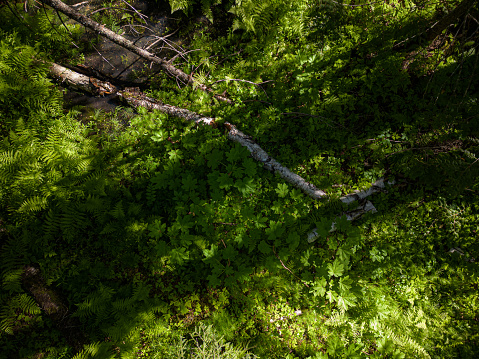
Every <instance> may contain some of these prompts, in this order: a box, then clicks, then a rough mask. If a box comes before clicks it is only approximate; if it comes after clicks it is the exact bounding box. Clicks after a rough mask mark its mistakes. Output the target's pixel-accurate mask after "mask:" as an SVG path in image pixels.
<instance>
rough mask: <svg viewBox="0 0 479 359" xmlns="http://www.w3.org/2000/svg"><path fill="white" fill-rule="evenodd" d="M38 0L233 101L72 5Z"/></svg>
mask: <svg viewBox="0 0 479 359" xmlns="http://www.w3.org/2000/svg"><path fill="white" fill-rule="evenodd" d="M40 1H41V2H43V3H45V4H46V5H49V6H51V7H52V8H54V9H56V10H58V11H60V12H61V13H63V14H65V15H66V16H68V17H69V18H71V19H73V20H75V21H77V22H79V23H80V24H82V25H83V26H85V27H88V28H90V29H92V30H93V31H95V32H97V33H98V34H100V35H101V36H104V37H106V38H107V39H109V40H111V41H113V42H114V43H115V44H117V45H120V46H122V47H124V48H125V49H128V50H130V51H131V52H133V53H135V54H137V55H138V56H141V57H143V58H145V59H147V60H149V61H152V62H154V63H156V64H159V65H160V66H161V68H162V69H163V70H164V71H165V72H167V73H169V74H171V75H173V76H175V77H176V78H178V79H180V80H181V81H183V82H184V83H186V84H188V85H192V86H194V87H198V88H199V89H201V90H202V91H204V92H207V93H211V94H213V96H214V97H215V98H216V99H218V100H220V101H225V102H227V103H233V101H231V100H230V99H229V98H227V97H225V96H222V95H218V94H214V93H213V90H212V89H211V88H209V87H207V86H206V85H204V84H202V83H200V82H198V81H196V80H195V79H194V78H193V77H192V76H191V75H187V74H186V73H184V72H183V71H181V70H180V69H177V68H176V67H175V66H173V65H171V64H170V63H169V62H168V61H166V60H164V59H161V58H159V57H157V56H155V55H154V54H152V53H151V52H149V51H146V50H144V49H142V48H140V47H138V46H136V45H135V44H134V43H133V42H132V41H130V40H128V39H126V38H124V37H123V36H121V35H118V34H117V33H115V32H113V31H111V30H110V29H108V28H106V27H105V26H104V25H101V24H99V23H97V22H96V21H93V20H91V19H90V18H89V17H87V16H85V15H83V14H81V13H79V12H78V11H76V10H75V9H73V8H72V7H70V6H68V5H66V4H65V3H63V2H61V1H60V0H40Z"/></svg>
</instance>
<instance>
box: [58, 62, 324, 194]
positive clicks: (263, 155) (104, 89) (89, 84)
mask: <svg viewBox="0 0 479 359" xmlns="http://www.w3.org/2000/svg"><path fill="white" fill-rule="evenodd" d="M50 72H51V74H52V75H53V76H54V77H55V78H57V79H59V80H61V82H63V83H66V84H67V85H69V86H71V87H73V88H75V89H78V90H83V91H86V92H89V93H92V94H94V95H102V94H105V93H107V94H111V93H115V94H117V95H118V96H120V97H121V98H122V99H123V100H124V101H125V102H127V103H128V104H129V105H130V106H132V107H140V106H141V107H145V108H146V109H148V110H158V111H161V112H164V113H167V114H168V115H171V116H175V117H179V118H183V119H185V120H187V121H194V122H196V123H204V124H207V125H210V126H216V124H215V121H214V119H213V118H211V117H205V116H201V115H199V114H197V113H195V112H192V111H189V110H186V109H182V108H179V107H175V106H171V105H167V104H163V103H161V102H159V101H157V100H155V99H152V98H149V97H147V96H145V95H144V94H142V93H141V92H140V91H139V90H138V89H137V88H127V89H125V90H119V89H118V88H117V87H115V86H114V85H112V84H110V83H109V82H104V81H100V80H98V79H95V78H93V77H88V76H86V75H83V74H80V73H77V72H75V71H73V70H70V69H67V68H66V67H63V66H61V65H58V64H53V65H52V66H51V67H50ZM225 127H226V128H227V130H228V138H229V139H230V140H232V141H234V142H237V143H239V144H240V145H242V146H244V147H246V148H247V149H248V150H249V151H250V153H251V156H252V157H253V158H254V159H255V160H256V161H258V162H261V163H262V164H263V166H264V168H265V169H267V170H268V171H270V172H273V173H275V174H278V175H279V176H280V177H281V178H283V179H284V180H285V181H286V182H289V183H291V184H292V185H293V186H295V187H297V188H299V189H301V190H302V191H303V192H304V193H306V194H307V195H308V196H310V197H311V198H314V199H323V198H325V197H327V194H326V193H325V192H324V191H322V190H320V189H318V188H316V187H315V186H314V185H312V184H311V183H309V182H307V181H306V180H305V179H304V178H302V177H301V176H299V175H297V174H295V173H293V172H292V171H290V170H289V169H288V168H287V167H285V166H283V165H282V164H281V163H279V162H278V161H276V160H275V159H274V158H273V157H271V156H270V155H269V154H268V153H267V152H266V151H265V150H263V149H262V148H261V147H260V146H259V145H258V144H257V143H256V142H254V140H253V139H252V138H251V137H249V136H247V135H245V134H244V133H243V132H241V131H239V130H238V129H237V128H236V127H235V126H234V125H232V124H230V123H228V122H226V123H225Z"/></svg>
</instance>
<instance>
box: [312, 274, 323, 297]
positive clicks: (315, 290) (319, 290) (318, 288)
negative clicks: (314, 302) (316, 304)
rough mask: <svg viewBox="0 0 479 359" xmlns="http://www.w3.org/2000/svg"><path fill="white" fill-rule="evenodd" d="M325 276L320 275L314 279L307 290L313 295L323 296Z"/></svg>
mask: <svg viewBox="0 0 479 359" xmlns="http://www.w3.org/2000/svg"><path fill="white" fill-rule="evenodd" d="M326 284H327V282H326V278H324V277H321V279H316V280H315V281H314V285H313V286H312V287H311V289H310V290H309V292H310V293H312V294H313V295H314V296H315V297H318V296H320V297H323V296H324V294H326Z"/></svg>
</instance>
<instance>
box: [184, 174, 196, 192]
mask: <svg viewBox="0 0 479 359" xmlns="http://www.w3.org/2000/svg"><path fill="white" fill-rule="evenodd" d="M182 183H183V189H185V190H187V191H194V190H195V189H196V184H197V183H198V181H197V180H196V178H193V176H192V175H191V174H188V176H187V177H186V178H185V177H183V180H182Z"/></svg>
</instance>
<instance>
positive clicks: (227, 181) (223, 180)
mask: <svg viewBox="0 0 479 359" xmlns="http://www.w3.org/2000/svg"><path fill="white" fill-rule="evenodd" d="M217 181H218V183H219V185H220V188H222V189H228V188H230V187H231V186H232V185H233V184H234V181H233V179H232V178H231V177H230V176H228V174H227V173H222V174H220V176H219V177H218V179H217Z"/></svg>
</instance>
